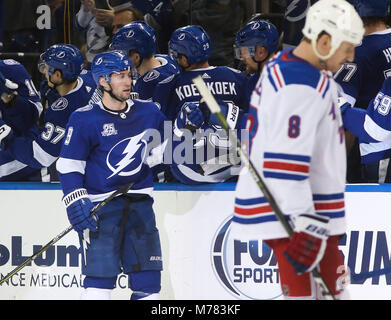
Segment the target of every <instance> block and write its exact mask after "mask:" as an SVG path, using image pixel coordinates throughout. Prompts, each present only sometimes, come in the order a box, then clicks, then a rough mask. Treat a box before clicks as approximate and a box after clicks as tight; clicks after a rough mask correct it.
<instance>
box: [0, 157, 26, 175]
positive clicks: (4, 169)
mask: <svg viewBox="0 0 391 320" xmlns="http://www.w3.org/2000/svg"><path fill="white" fill-rule="evenodd" d="M25 167H27V165H25V164H24V163H21V162H20V161H18V160H14V161H11V162H7V163H5V164H2V165H0V177H4V176H8V175H10V174H12V173H15V172H17V171H19V170H22V169H23V168H25Z"/></svg>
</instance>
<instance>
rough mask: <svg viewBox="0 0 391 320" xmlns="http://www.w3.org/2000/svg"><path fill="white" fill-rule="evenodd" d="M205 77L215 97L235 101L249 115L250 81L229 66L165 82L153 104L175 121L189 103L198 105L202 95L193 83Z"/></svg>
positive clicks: (158, 89) (202, 70) (156, 92)
mask: <svg viewBox="0 0 391 320" xmlns="http://www.w3.org/2000/svg"><path fill="white" fill-rule="evenodd" d="M197 76H201V77H202V78H203V80H204V81H205V83H206V85H207V87H208V89H209V90H210V91H211V93H212V95H213V96H214V97H215V98H216V99H218V100H222V101H231V102H232V103H233V104H235V105H236V106H238V107H239V108H241V109H244V111H246V109H245V108H246V107H248V105H247V101H248V97H247V92H246V86H247V80H246V78H245V76H244V75H243V74H242V73H241V72H240V71H238V70H236V69H232V68H229V67H225V66H217V67H214V66H213V67H208V68H202V69H195V70H191V71H182V72H181V73H179V74H176V75H173V76H171V77H168V78H167V79H166V80H163V81H161V82H160V83H159V84H158V85H157V87H156V90H155V94H154V97H153V101H155V102H157V103H158V104H159V105H160V107H161V110H162V112H163V113H164V114H165V115H166V116H167V118H168V119H170V120H174V119H175V117H176V116H177V114H178V113H179V111H180V109H181V107H182V106H183V104H184V103H185V102H193V103H196V104H198V103H199V101H200V99H201V95H200V93H199V92H198V90H197V88H196V86H195V84H194V83H193V82H192V80H193V79H194V78H195V77H197Z"/></svg>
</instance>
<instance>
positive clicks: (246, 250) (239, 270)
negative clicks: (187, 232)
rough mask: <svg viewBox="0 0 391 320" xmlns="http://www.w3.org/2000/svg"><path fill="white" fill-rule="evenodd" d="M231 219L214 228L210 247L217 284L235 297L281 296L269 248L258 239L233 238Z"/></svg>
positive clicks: (258, 298)
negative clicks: (214, 232) (214, 231)
mask: <svg viewBox="0 0 391 320" xmlns="http://www.w3.org/2000/svg"><path fill="white" fill-rule="evenodd" d="M231 219H232V217H229V218H227V219H226V220H225V221H224V222H223V223H222V224H221V226H220V227H219V229H218V230H217V231H216V234H215V236H214V238H213V243H212V248H211V253H212V257H211V258H212V265H213V269H214V272H215V275H216V277H217V278H218V279H219V281H220V283H221V285H222V286H223V287H224V288H225V289H226V290H227V291H228V292H229V293H230V294H231V295H233V296H234V297H236V298H237V299H242V300H249V299H251V300H271V299H279V298H282V292H281V287H280V279H279V274H278V267H277V262H276V258H275V256H274V254H273V252H272V250H271V249H270V248H269V247H268V246H267V245H266V244H265V243H264V242H263V241H261V240H256V239H247V240H244V239H243V238H242V239H239V238H238V237H235V238H234V237H233V236H232V234H231V232H230V231H231Z"/></svg>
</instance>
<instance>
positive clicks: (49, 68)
mask: <svg viewBox="0 0 391 320" xmlns="http://www.w3.org/2000/svg"><path fill="white" fill-rule="evenodd" d="M41 59H42V63H40V70H41V71H42V72H44V74H45V77H46V79H47V81H48V83H49V84H50V85H48V88H50V92H49V90H47V91H45V92H47V96H46V99H47V100H48V101H49V102H50V104H49V106H48V108H47V109H46V110H45V111H44V118H43V126H42V128H38V127H37V126H34V127H32V128H31V129H30V130H29V132H27V133H26V134H24V135H22V136H18V137H17V136H15V135H12V134H9V135H8V136H6V137H2V143H3V144H5V146H6V148H5V149H3V150H2V151H1V152H0V180H3V181H14V180H19V181H20V180H25V179H26V178H29V176H30V175H32V174H33V175H34V176H33V178H31V179H36V180H38V181H48V180H50V179H52V180H53V179H55V178H53V175H52V177H50V175H49V174H48V172H47V171H48V170H47V168H48V167H50V166H51V165H52V164H53V163H54V162H55V161H56V160H57V158H58V156H59V154H60V150H61V143H62V140H63V138H64V135H65V127H66V124H67V122H68V119H69V116H70V115H71V113H72V112H73V111H74V110H76V109H78V108H80V107H83V106H85V105H87V104H88V103H89V102H90V100H91V99H93V97H94V96H93V95H94V93H95V89H96V85H95V83H94V84H93V85H94V86H91V85H92V84H91V83H90V82H88V83H89V85H88V84H86V83H85V82H84V80H83V79H82V78H81V77H79V75H80V73H81V71H82V69H83V63H84V59H83V55H82V54H81V52H80V51H79V50H78V49H77V48H76V47H75V46H73V45H67V44H56V45H53V46H51V47H50V48H48V49H47V50H46V51H45V52H44V53H43V54H42V55H41ZM41 90H42V92H43V89H42V87H41ZM42 98H43V99H44V97H42ZM41 169H42V170H41ZM37 170H38V172H40V173H41V174H37ZM54 176H55V175H54Z"/></svg>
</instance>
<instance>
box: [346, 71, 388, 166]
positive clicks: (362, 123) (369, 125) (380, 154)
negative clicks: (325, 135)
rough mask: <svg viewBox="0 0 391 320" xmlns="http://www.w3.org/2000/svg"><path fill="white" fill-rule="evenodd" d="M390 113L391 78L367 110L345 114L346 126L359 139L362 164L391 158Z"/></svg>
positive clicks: (349, 110) (349, 111)
mask: <svg viewBox="0 0 391 320" xmlns="http://www.w3.org/2000/svg"><path fill="white" fill-rule="evenodd" d="M390 111H391V78H387V79H386V80H385V81H384V82H383V86H382V88H381V90H380V91H379V92H378V93H377V95H376V96H375V98H374V99H372V100H371V102H370V103H369V105H368V108H367V109H366V110H360V109H357V108H351V109H348V110H347V111H346V112H345V114H344V116H343V122H344V126H345V128H347V129H348V130H349V131H351V132H352V133H353V134H354V135H356V136H357V137H358V139H359V143H360V153H361V162H362V163H373V162H377V161H379V160H382V159H386V158H390V157H391V114H390Z"/></svg>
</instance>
